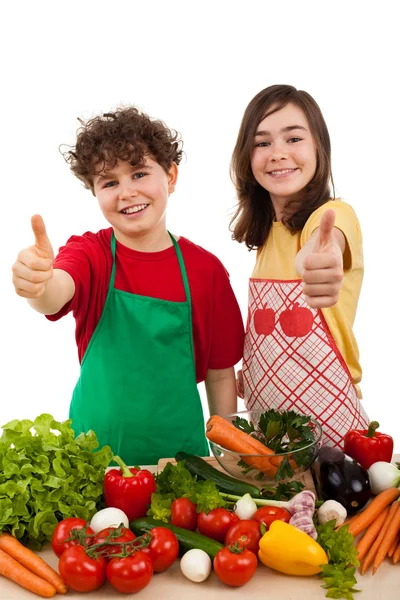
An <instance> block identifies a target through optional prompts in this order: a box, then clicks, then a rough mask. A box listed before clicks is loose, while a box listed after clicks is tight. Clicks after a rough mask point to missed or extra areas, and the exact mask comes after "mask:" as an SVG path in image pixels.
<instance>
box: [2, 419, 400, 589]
mask: <svg viewBox="0 0 400 600" xmlns="http://www.w3.org/2000/svg"><path fill="white" fill-rule="evenodd" d="M220 421H223V424H222V425H221V426H220ZM70 425H71V423H70V421H66V422H65V423H59V422H57V421H55V420H54V419H53V417H52V416H51V415H41V416H40V417H38V418H37V419H36V420H35V421H34V422H32V421H28V420H25V421H12V422H11V423H8V424H7V425H6V426H4V432H3V435H2V437H1V438H0V467H1V471H0V575H4V576H6V577H8V578H10V579H12V580H13V581H16V582H17V583H18V584H19V585H22V586H23V587H26V588H27V589H29V590H31V591H33V592H35V593H37V594H39V595H41V596H43V597H52V596H54V595H55V594H56V593H57V592H59V593H65V592H66V591H67V588H68V587H70V588H71V589H73V590H75V591H79V592H90V591H93V590H96V589H99V588H100V587H101V586H102V585H103V584H104V583H105V582H106V581H108V582H109V583H110V585H111V586H112V587H114V588H115V589H116V590H118V591H120V592H123V593H134V592H137V591H139V590H141V589H143V588H144V587H146V586H147V585H149V584H150V582H151V579H152V577H153V574H154V573H155V572H162V571H165V570H167V569H168V568H169V567H170V566H171V565H172V564H173V563H174V562H175V561H176V559H177V558H178V556H179V555H180V556H181V558H180V568H181V571H182V573H183V575H184V576H185V577H187V578H188V579H190V580H191V581H194V582H197V583H199V582H202V581H204V580H205V579H207V577H208V576H209V575H210V573H211V572H212V570H213V571H214V572H215V575H216V576H217V577H218V578H219V579H220V580H221V581H222V582H223V583H225V584H226V585H229V586H233V587H237V586H241V585H244V584H245V583H247V582H248V581H249V580H250V579H251V578H252V577H253V575H254V573H255V571H256V568H257V565H258V559H259V560H260V561H261V562H263V563H264V564H265V565H267V566H268V567H270V568H272V569H275V570H277V571H279V572H281V573H286V574H289V575H300V576H309V575H313V574H319V575H320V577H321V578H322V579H323V586H322V587H323V588H324V589H325V590H326V595H327V597H330V598H344V599H346V600H353V594H354V592H356V591H358V590H357V589H356V587H355V586H356V583H357V581H356V576H355V575H356V569H357V567H360V572H361V574H362V575H363V574H364V573H366V572H367V571H368V570H369V569H370V568H371V567H372V572H373V573H375V572H376V571H377V569H378V568H379V566H380V565H381V564H382V562H383V560H384V559H385V557H387V556H388V557H392V561H393V563H397V562H399V561H400V470H399V469H398V468H397V466H395V465H392V464H390V460H391V458H392V449H393V445H391V438H390V436H385V435H384V434H380V433H379V432H378V431H377V427H378V424H377V423H376V422H373V423H372V424H371V426H370V428H369V429H368V430H367V431H361V432H360V431H353V432H349V433H348V435H347V436H346V438H345V452H342V451H341V450H339V449H338V448H326V447H324V448H321V449H320V452H319V456H318V458H317V460H316V462H315V463H314V466H315V471H316V472H317V476H318V483H319V496H320V497H321V498H322V499H323V500H321V501H316V498H315V495H314V493H313V492H311V491H309V490H304V489H303V488H304V486H303V484H301V483H300V482H298V481H289V480H288V477H289V475H290V473H293V470H295V469H297V467H299V466H302V460H303V458H304V465H306V463H309V462H310V460H312V458H313V456H310V455H309V452H310V451H311V452H314V450H311V448H310V444H311V445H312V441H314V439H315V438H314V430H313V426H312V423H311V422H310V419H309V417H307V416H302V415H298V414H297V413H294V412H293V411H287V412H282V413H280V412H278V411H273V410H271V411H266V412H265V413H264V414H263V415H262V416H261V418H260V420H259V422H258V423H257V425H256V426H255V425H254V424H252V423H248V422H247V421H245V420H242V419H240V418H237V419H235V421H234V422H233V423H229V422H228V421H226V420H225V419H221V418H220V417H215V416H214V417H211V420H210V421H209V424H208V437H210V436H209V434H210V433H211V436H212V437H214V439H217V438H218V439H219V441H218V442H217V443H220V445H222V446H224V447H228V445H227V444H232V445H234V444H236V445H237V444H238V448H237V449H234V450H235V451H237V452H239V453H240V452H241V451H242V452H243V451H244V448H246V447H247V448H248V450H249V452H248V453H247V452H246V453H245V454H258V456H253V457H249V456H246V457H243V458H244V459H245V460H244V461H243V462H242V463H241V467H243V470H244V471H245V472H247V471H248V470H254V469H256V470H259V472H260V473H261V474H262V475H263V474H265V473H267V474H268V475H269V476H270V477H271V476H273V477H274V478H275V480H279V479H282V478H284V479H285V481H280V482H279V483H276V484H275V485H274V486H268V487H266V488H264V489H260V488H259V487H256V486H255V485H252V484H250V483H247V482H245V481H239V480H237V479H235V478H233V477H230V476H229V475H227V474H225V473H222V472H221V471H219V470H217V469H215V468H214V467H212V466H211V465H210V464H209V463H207V462H205V461H204V460H203V459H202V458H200V457H197V456H193V455H190V454H187V453H185V452H178V453H177V455H176V457H175V458H176V464H172V463H168V464H167V465H166V467H165V468H164V470H163V471H162V472H161V473H160V474H159V475H157V476H156V477H154V476H153V475H152V474H151V473H150V472H149V471H147V470H145V469H140V468H138V467H135V468H133V467H127V466H126V465H125V463H124V462H123V461H122V460H121V459H120V458H119V457H115V456H113V454H112V451H111V449H110V448H109V447H107V446H106V447H104V448H102V449H99V448H98V442H97V439H96V436H95V434H94V433H93V432H89V433H88V434H86V435H83V434H82V435H81V436H79V437H77V438H76V439H74V433H73V431H72V429H71V426H70ZM221 436H222V438H223V439H224V440H225V443H224V444H223V443H222V438H221ZM224 436H225V437H224ZM226 436H228V437H226ZM227 440H228V441H227ZM229 440H231V441H229ZM234 440H236V441H234ZM246 444H247V445H248V446H246ZM299 448H300V449H302V448H303V449H304V453H305V454H304V456H303V458H302V452H300V453H296V462H295V461H294V460H293V456H291V455H290V452H294V451H296V450H298V449H299ZM282 452H284V453H286V455H285V456H280V457H279V456H277V454H279V453H282ZM112 459H114V461H115V462H117V464H118V465H119V467H120V468H119V469H111V470H109V471H108V472H107V473H106V467H107V466H108V464H109V463H110V461H111V460H112ZM375 459H376V460H375ZM246 461H247V462H246ZM103 493H104V495H103ZM104 504H105V506H106V507H105V508H104ZM348 515H350V518H348ZM19 540H20V541H19ZM50 540H51V543H52V548H53V551H54V553H55V554H56V556H57V557H58V558H59V565H58V570H59V573H60V575H59V574H58V573H56V572H55V571H54V570H53V569H51V568H50V567H49V566H48V565H47V564H46V563H45V562H44V561H43V560H42V559H40V558H39V557H38V556H36V555H35V554H34V553H32V551H31V550H29V549H28V548H26V547H25V546H28V545H29V546H31V547H34V548H40V547H41V546H42V545H43V544H45V543H47V542H49V541H50ZM21 542H22V543H21Z"/></svg>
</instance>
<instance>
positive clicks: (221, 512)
mask: <svg viewBox="0 0 400 600" xmlns="http://www.w3.org/2000/svg"><path fill="white" fill-rule="evenodd" d="M239 520H240V519H239V517H238V516H237V515H236V514H235V513H233V512H229V510H226V508H213V510H210V512H209V513H208V514H207V515H206V513H205V512H204V511H201V512H200V513H199V516H198V517H197V527H198V529H199V531H200V533H201V534H202V535H205V536H207V537H210V538H212V539H213V540H217V541H218V542H221V543H222V542H223V541H224V540H225V536H226V534H227V531H228V529H229V527H230V526H231V525H233V524H234V523H236V522H237V521H239Z"/></svg>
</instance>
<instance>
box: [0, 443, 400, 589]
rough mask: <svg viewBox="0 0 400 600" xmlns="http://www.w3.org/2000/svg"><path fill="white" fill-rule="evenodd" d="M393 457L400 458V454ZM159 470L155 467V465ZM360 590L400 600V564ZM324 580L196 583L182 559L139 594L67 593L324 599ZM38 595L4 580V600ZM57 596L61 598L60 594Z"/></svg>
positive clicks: (263, 571) (268, 577)
mask: <svg viewBox="0 0 400 600" xmlns="http://www.w3.org/2000/svg"><path fill="white" fill-rule="evenodd" d="M393 460H400V455H397V456H395V457H394V459H393ZM152 470H155V467H152ZM39 555H40V556H41V557H42V558H43V559H44V560H46V562H48V563H49V564H50V565H51V566H52V567H53V568H55V569H57V563H58V559H57V557H56V556H55V555H54V554H53V552H52V550H51V548H50V547H46V548H45V549H44V550H43V551H42V552H40V553H39ZM356 576H357V579H358V586H357V587H358V589H360V590H361V591H362V592H361V593H360V594H356V595H355V596H354V598H355V600H398V599H399V598H400V591H399V587H400V563H398V564H397V565H393V564H392V563H391V561H389V560H388V559H386V560H385V561H384V562H383V564H382V565H381V567H380V568H379V570H378V571H377V573H376V575H372V573H371V572H369V573H367V574H366V575H364V576H361V575H360V574H359V573H357V574H356ZM321 583H323V582H322V580H321V579H320V577H319V576H317V575H316V576H314V577H292V576H289V575H283V574H281V573H278V572H276V571H273V570H271V569H269V568H268V567H265V566H264V565H261V564H260V566H259V568H258V569H257V571H256V574H255V575H254V577H253V578H252V580H251V581H249V583H247V584H246V585H245V586H244V587H242V588H231V587H228V586H226V585H224V584H223V583H221V582H220V581H219V580H218V578H217V577H216V575H215V574H214V573H212V574H211V575H210V577H209V578H208V579H207V581H204V582H202V583H193V582H191V581H189V580H188V579H186V578H185V577H184V576H183V575H182V573H181V571H180V567H179V561H176V562H175V564H174V565H173V566H172V567H171V568H170V569H168V571H166V572H164V573H158V574H156V575H154V576H153V578H152V580H151V581H150V583H149V585H148V586H147V587H146V588H145V589H143V590H142V591H140V592H138V593H137V594H134V595H133V594H132V595H129V594H125V595H124V594H120V593H119V592H117V591H116V590H114V589H113V588H112V587H111V586H110V584H108V583H106V584H105V585H104V586H103V587H102V588H101V589H99V590H97V591H95V592H91V593H87V594H80V593H78V592H73V591H72V590H70V591H68V593H67V594H66V595H65V596H64V597H65V598H66V599H68V600H69V599H71V600H72V599H74V600H78V598H80V599H81V600H82V599H83V598H90V599H92V598H93V599H94V598H96V599H97V600H106V599H107V600H111V599H117V598H119V599H121V598H124V597H132V598H133V597H136V598H140V599H141V600H142V599H143V600H155V599H157V598H159V599H162V600H189V598H190V600H204V598H206V599H207V600H214V599H215V600H228V598H229V599H230V600H232V599H233V598H237V599H239V598H241V597H242V594H245V595H246V597H247V598H250V600H266V599H269V600H314V599H316V600H323V598H325V590H323V589H322V588H321ZM33 598H38V596H35V595H34V594H32V593H30V592H28V591H26V590H24V589H23V588H21V587H19V586H17V585H16V584H15V583H13V582H12V581H9V580H7V579H4V578H2V579H1V580H0V599H1V600H32V599H33ZM57 598H61V596H60V595H58V596H57Z"/></svg>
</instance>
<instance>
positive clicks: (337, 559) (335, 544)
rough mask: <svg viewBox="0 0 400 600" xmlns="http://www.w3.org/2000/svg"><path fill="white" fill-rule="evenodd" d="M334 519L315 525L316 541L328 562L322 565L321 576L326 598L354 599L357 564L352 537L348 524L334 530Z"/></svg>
mask: <svg viewBox="0 0 400 600" xmlns="http://www.w3.org/2000/svg"><path fill="white" fill-rule="evenodd" d="M335 524H336V522H335V520H332V521H329V522H328V523H325V524H324V525H318V526H317V532H318V539H317V542H318V543H319V544H320V546H322V548H323V549H324V550H325V552H326V554H327V556H328V561H329V563H328V564H327V565H322V566H321V568H322V573H321V577H322V579H323V580H324V582H325V585H323V586H322V587H323V588H324V589H327V590H328V592H327V594H326V597H327V598H344V599H345V600H354V598H353V594H354V593H355V592H359V591H360V590H357V589H355V587H354V586H355V585H356V584H357V580H356V578H355V571H356V567H358V566H359V564H360V563H359V561H358V559H357V549H356V547H355V545H354V538H353V536H352V535H351V533H349V526H348V525H344V526H343V527H340V529H338V530H336V531H335Z"/></svg>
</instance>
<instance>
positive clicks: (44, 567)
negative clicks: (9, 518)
mask: <svg viewBox="0 0 400 600" xmlns="http://www.w3.org/2000/svg"><path fill="white" fill-rule="evenodd" d="M0 575H3V576H4V577H7V579H11V580H12V581H14V582H15V583H18V585H20V586H21V587H24V588H25V589H27V590H29V591H30V592H33V593H34V594H37V595H38V596H42V597H43V598H52V597H53V596H54V595H55V594H56V593H57V592H59V593H60V594H65V592H66V591H67V586H66V585H65V583H64V582H63V580H62V579H61V577H60V575H59V574H58V573H57V571H55V570H54V569H52V568H51V567H50V565H48V564H47V563H46V562H45V561H44V560H43V559H42V558H40V556H37V555H36V554H35V553H34V552H32V550H29V548H25V546H23V545H22V544H21V542H19V541H18V540H17V539H16V538H15V537H13V536H12V535H9V534H8V533H0Z"/></svg>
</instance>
